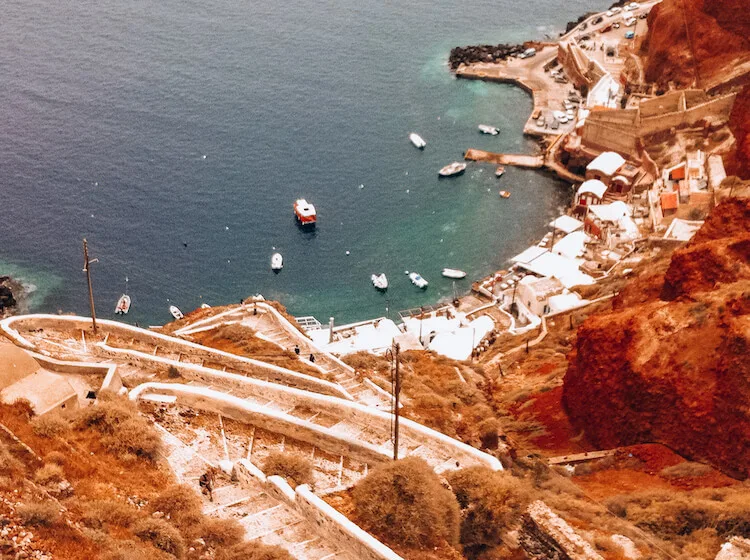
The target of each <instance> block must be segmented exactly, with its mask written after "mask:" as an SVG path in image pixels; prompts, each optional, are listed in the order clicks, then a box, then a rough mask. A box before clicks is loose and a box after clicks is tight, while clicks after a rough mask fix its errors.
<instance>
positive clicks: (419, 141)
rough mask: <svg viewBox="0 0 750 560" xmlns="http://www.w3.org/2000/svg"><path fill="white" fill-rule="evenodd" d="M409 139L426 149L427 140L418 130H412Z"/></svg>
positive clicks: (415, 144)
mask: <svg viewBox="0 0 750 560" xmlns="http://www.w3.org/2000/svg"><path fill="white" fill-rule="evenodd" d="M409 141H410V142H411V143H412V144H414V146H416V147H417V148H419V149H420V150H424V147H425V146H426V145H427V142H425V141H424V138H422V137H421V136H420V135H419V134H417V133H416V132H412V133H411V134H409Z"/></svg>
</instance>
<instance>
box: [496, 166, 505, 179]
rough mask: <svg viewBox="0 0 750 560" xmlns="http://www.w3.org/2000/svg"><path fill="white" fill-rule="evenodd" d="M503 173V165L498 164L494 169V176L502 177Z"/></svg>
mask: <svg viewBox="0 0 750 560" xmlns="http://www.w3.org/2000/svg"><path fill="white" fill-rule="evenodd" d="M503 175H505V167H503V166H502V165H498V166H497V169H495V177H502V176H503Z"/></svg>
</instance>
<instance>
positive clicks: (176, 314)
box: [169, 305, 185, 319]
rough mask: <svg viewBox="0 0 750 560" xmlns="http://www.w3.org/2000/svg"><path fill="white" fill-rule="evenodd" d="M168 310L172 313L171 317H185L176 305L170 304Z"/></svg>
mask: <svg viewBox="0 0 750 560" xmlns="http://www.w3.org/2000/svg"><path fill="white" fill-rule="evenodd" d="M169 312H170V313H171V314H172V317H174V318H175V319H182V318H184V317H185V316H184V315H183V314H182V311H180V309H179V308H178V307H177V306H176V305H170V306H169Z"/></svg>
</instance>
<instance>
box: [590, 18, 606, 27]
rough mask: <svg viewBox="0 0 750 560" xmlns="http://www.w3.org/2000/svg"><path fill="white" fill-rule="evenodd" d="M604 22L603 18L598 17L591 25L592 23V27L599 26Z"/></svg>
mask: <svg viewBox="0 0 750 560" xmlns="http://www.w3.org/2000/svg"><path fill="white" fill-rule="evenodd" d="M602 21H604V18H603V17H602V16H599V17H597V18H596V19H595V20H594V21H592V22H591V23H592V25H598V24H600V23H601V22H602Z"/></svg>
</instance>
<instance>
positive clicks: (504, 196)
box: [500, 191, 510, 198]
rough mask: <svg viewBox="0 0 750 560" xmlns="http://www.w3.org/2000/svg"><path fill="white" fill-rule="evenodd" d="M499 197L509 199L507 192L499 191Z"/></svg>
mask: <svg viewBox="0 0 750 560" xmlns="http://www.w3.org/2000/svg"><path fill="white" fill-rule="evenodd" d="M500 196H502V197H503V198H510V193H509V192H508V191H500Z"/></svg>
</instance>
